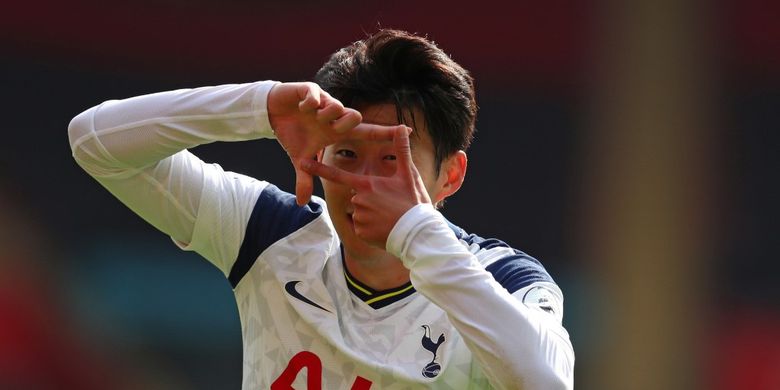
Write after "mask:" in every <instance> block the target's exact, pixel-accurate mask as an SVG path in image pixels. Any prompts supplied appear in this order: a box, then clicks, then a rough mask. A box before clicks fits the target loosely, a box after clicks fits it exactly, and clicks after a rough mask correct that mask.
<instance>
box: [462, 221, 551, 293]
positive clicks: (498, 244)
mask: <svg viewBox="0 0 780 390" xmlns="http://www.w3.org/2000/svg"><path fill="white" fill-rule="evenodd" d="M449 225H450V229H452V231H453V232H454V233H455V236H456V237H457V238H458V239H459V240H463V241H465V242H466V243H467V244H469V245H473V244H476V245H478V246H479V249H480V250H481V251H483V250H490V249H493V248H509V249H511V250H512V251H513V252H514V254H512V255H509V256H506V257H503V258H501V259H499V260H497V261H495V262H493V263H492V264H490V265H488V266H487V267H485V270H487V271H488V272H490V273H491V274H492V275H493V278H495V279H496V281H497V282H498V283H499V284H500V285H501V286H503V287H504V288H505V289H507V291H509V293H510V294H512V293H514V292H515V291H517V290H520V289H522V288H523V287H526V286H529V285H531V284H533V283H535V282H550V283H555V282H554V281H553V279H552V277H551V276H550V274H549V273H548V272H547V270H546V269H544V266H543V265H542V264H541V263H540V262H539V260H536V259H535V258H533V257H531V256H529V255H527V254H525V253H523V252H522V251H519V250H517V249H514V248H512V247H510V246H509V245H507V244H506V243H505V242H503V241H501V240H498V239H495V238H482V237H480V236H478V235H476V234H468V233H466V232H465V231H464V230H463V229H461V228H460V227H458V226H456V225H454V224H452V223H449Z"/></svg>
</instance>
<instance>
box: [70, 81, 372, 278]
mask: <svg viewBox="0 0 780 390" xmlns="http://www.w3.org/2000/svg"><path fill="white" fill-rule="evenodd" d="M359 122H360V114H359V113H357V111H354V110H351V109H347V108H344V107H343V106H342V105H341V103H339V102H338V101H336V100H335V99H333V98H331V97H330V96H328V95H327V94H325V93H324V92H322V91H321V90H320V89H319V87H318V86H317V85H316V84H312V83H290V84H279V83H274V82H258V83H252V84H240V85H223V86H216V87H204V88H197V89H184V90H177V91H169V92H162V93H156V94H151V95H144V96H138V97H134V98H130V99H125V100H119V101H107V102H105V103H102V104H100V105H98V106H95V107H93V108H90V109H88V110H86V111H84V112H83V113H81V114H79V115H78V116H76V117H75V118H74V119H73V120H72V121H71V123H70V126H69V129H68V132H69V138H70V144H71V148H72V150H73V157H74V158H75V160H76V161H77V162H78V164H79V165H80V166H81V167H82V168H84V170H85V171H87V172H88V173H89V174H90V175H91V176H93V177H94V178H95V179H96V180H97V181H98V182H100V184H102V185H103V186H105V187H106V188H107V189H108V190H109V191H110V192H111V193H112V194H114V195H115V196H116V197H117V198H119V199H120V200H121V201H122V202H123V203H125V204H126V205H127V206H128V207H129V208H130V209H132V210H133V211H134V212H136V213H137V214H139V215H140V216H141V217H143V218H144V219H145V220H147V221H148V222H149V223H151V224H152V225H154V226H155V227H157V228H158V229H160V230H162V231H163V232H165V233H166V234H168V235H170V236H171V237H172V238H173V239H174V240H175V241H177V242H178V243H179V244H180V245H182V246H184V247H186V248H188V249H192V250H196V251H198V252H199V253H200V254H201V255H203V256H204V257H206V258H207V259H209V260H211V261H212V262H213V263H214V264H215V265H217V266H218V267H219V268H220V269H222V271H223V272H225V273H227V272H228V270H229V267H230V264H229V263H230V262H231V261H233V260H234V259H235V256H236V253H235V252H237V250H238V248H239V246H240V243H241V240H242V239H243V233H244V232H243V230H244V226H245V223H246V221H247V220H248V218H249V215H250V214H251V211H252V207H253V204H254V202H255V200H256V199H257V197H258V196H259V194H260V192H261V191H262V190H263V189H264V188H265V186H266V184H267V183H264V182H259V181H256V180H254V179H251V178H248V177H245V176H242V175H238V174H235V173H231V172H224V171H223V170H222V169H221V168H220V167H219V166H218V165H216V164H214V165H210V164H205V163H203V162H202V161H201V160H200V159H198V158H197V157H195V156H194V155H192V154H191V153H189V152H188V151H187V150H186V149H187V148H191V147H194V146H197V145H202V144H207V143H211V142H215V141H244V140H251V139H257V138H273V137H275V135H274V130H273V129H276V134H277V135H278V136H279V138H280V142H281V143H282V146H283V147H284V148H285V150H287V152H288V154H289V155H290V158H291V159H292V161H293V162H294V163H295V164H297V161H299V160H300V159H303V158H304V157H305V156H309V157H310V156H313V155H314V154H315V153H316V151H317V150H318V149H317V148H321V147H323V146H324V144H327V142H329V140H330V139H332V138H333V137H335V136H336V135H334V134H339V133H345V132H348V131H349V130H351V129H352V128H354V127H355V126H356V125H357V124H358V123H359ZM252 157H253V158H257V157H256V156H252ZM259 159H260V160H261V159H262V157H260V158H259ZM296 166H297V165H296ZM308 180H309V181H310V180H311V178H310V177H309V178H308ZM298 183H299V187H303V188H304V190H303V191H301V192H303V193H302V194H299V195H301V196H300V198H299V199H300V203H305V201H308V197H309V196H310V194H311V191H310V190H308V191H306V188H305V187H306V178H303V179H301V178H299V180H298ZM309 187H310V185H309Z"/></svg>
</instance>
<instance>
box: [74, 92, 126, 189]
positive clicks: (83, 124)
mask: <svg viewBox="0 0 780 390" xmlns="http://www.w3.org/2000/svg"><path fill="white" fill-rule="evenodd" d="M95 109H96V107H93V108H91V109H89V110H86V111H84V112H82V113H81V114H78V115H76V117H75V118H73V119H72V120H71V121H70V123H69V124H68V141H69V144H70V150H71V155H72V156H73V159H74V160H76V163H77V164H78V165H79V166H80V167H81V168H82V169H83V170H84V171H86V172H87V173H88V174H90V175H91V176H95V177H107V176H111V175H115V174H116V173H117V172H116V171H117V168H118V167H116V166H114V165H116V164H114V163H113V159H112V158H110V155H109V154H108V152H107V151H106V150H105V148H104V147H103V145H102V144H101V143H100V140H99V139H98V137H97V135H96V134H95V128H94V125H93V116H94V112H95Z"/></svg>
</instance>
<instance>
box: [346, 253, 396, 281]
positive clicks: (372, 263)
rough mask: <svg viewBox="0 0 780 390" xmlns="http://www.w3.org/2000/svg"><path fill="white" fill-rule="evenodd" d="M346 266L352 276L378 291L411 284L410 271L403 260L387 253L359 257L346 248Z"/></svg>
mask: <svg viewBox="0 0 780 390" xmlns="http://www.w3.org/2000/svg"><path fill="white" fill-rule="evenodd" d="M344 264H345V265H346V267H347V270H348V271H349V273H350V275H352V276H353V277H354V278H356V279H357V280H359V281H360V282H361V283H363V284H365V285H366V286H368V287H371V288H372V289H374V290H377V291H382V290H388V289H391V288H396V287H399V286H402V285H404V284H406V283H408V282H409V270H408V269H406V267H404V265H403V263H401V260H399V259H398V258H397V257H395V256H393V255H391V254H389V253H387V252H385V251H378V253H376V254H375V255H373V256H370V257H366V256H362V257H358V256H355V255H354V254H353V253H350V252H349V251H348V250H347V249H346V248H344Z"/></svg>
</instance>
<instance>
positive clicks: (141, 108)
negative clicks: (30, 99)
mask: <svg viewBox="0 0 780 390" xmlns="http://www.w3.org/2000/svg"><path fill="white" fill-rule="evenodd" d="M271 86H273V83H269V82H265V83H254V84H240V85H223V86H218V87H205V88H197V89H187V90H176V91H169V92H161V93H156V94H151V95H143V96H138V97H134V98H129V99H125V100H119V101H116V100H115V101H107V102H105V103H103V104H100V105H98V106H95V107H93V108H90V109H89V110H86V111H84V112H83V113H81V114H79V115H78V116H76V117H75V118H74V119H73V120H72V121H71V123H70V126H69V127H68V135H69V139H70V144H71V148H72V150H73V156H74V158H75V159H76V161H77V162H78V163H79V165H81V166H82V167H83V168H84V169H85V170H86V171H87V172H89V173H90V174H91V175H92V176H95V177H100V178H109V177H112V176H117V175H122V173H126V171H127V170H132V169H138V168H143V167H146V166H149V165H151V164H154V163H156V162H158V161H160V160H162V159H164V158H166V157H168V156H171V155H173V154H175V153H177V152H179V151H181V150H183V149H186V148H191V147H194V146H197V145H201V144H206V143H211V142H215V141H241V140H249V139H255V138H261V137H270V136H272V134H273V133H272V131H271V127H270V124H269V122H268V115H267V111H266V107H265V104H266V97H267V94H268V90H270V88H271Z"/></svg>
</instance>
